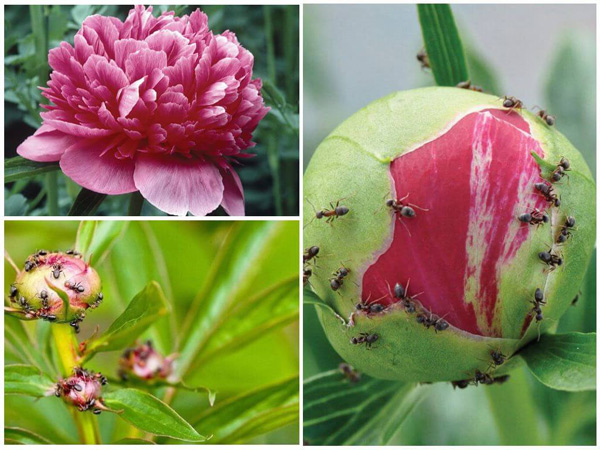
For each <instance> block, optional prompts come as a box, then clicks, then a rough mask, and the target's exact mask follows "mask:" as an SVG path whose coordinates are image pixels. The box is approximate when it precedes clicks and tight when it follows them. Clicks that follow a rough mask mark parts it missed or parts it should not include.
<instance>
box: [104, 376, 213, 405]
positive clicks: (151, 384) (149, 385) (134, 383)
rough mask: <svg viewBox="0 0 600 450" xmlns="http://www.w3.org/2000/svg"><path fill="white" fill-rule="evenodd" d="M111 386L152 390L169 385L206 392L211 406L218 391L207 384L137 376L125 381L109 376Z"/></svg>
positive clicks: (185, 389) (170, 386)
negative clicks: (142, 378) (195, 384)
mask: <svg viewBox="0 0 600 450" xmlns="http://www.w3.org/2000/svg"><path fill="white" fill-rule="evenodd" d="M109 382H110V385H111V386H123V387H135V388H137V389H142V390H150V389H155V388H158V387H169V388H174V389H183V390H184V391H189V392H206V393H207V394H208V403H209V404H210V406H213V405H214V404H215V399H216V398H217V393H216V392H214V391H212V390H211V389H209V388H207V387H205V386H195V387H194V386H188V385H187V384H185V383H184V382H183V381H178V382H171V381H167V380H152V381H148V380H137V379H135V378H132V379H129V380H127V381H123V380H121V379H120V378H119V379H118V378H109Z"/></svg>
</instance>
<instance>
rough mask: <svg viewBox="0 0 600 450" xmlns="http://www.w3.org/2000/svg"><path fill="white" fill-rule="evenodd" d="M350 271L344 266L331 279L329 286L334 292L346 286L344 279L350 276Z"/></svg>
mask: <svg viewBox="0 0 600 450" xmlns="http://www.w3.org/2000/svg"><path fill="white" fill-rule="evenodd" d="M349 273H350V269H347V268H346V267H344V266H342V267H340V268H339V269H338V270H337V271H335V272H334V273H333V274H332V275H333V276H332V277H331V278H330V279H329V286H330V287H331V289H332V290H334V291H337V290H338V289H339V288H340V287H342V285H343V284H344V278H346V277H347V276H348V274H349Z"/></svg>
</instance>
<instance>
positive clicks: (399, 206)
mask: <svg viewBox="0 0 600 450" xmlns="http://www.w3.org/2000/svg"><path fill="white" fill-rule="evenodd" d="M408 196H409V194H406V195H405V196H404V197H402V198H401V199H398V200H396V199H393V198H390V199H388V200H386V202H385V206H387V207H388V208H392V209H393V210H394V213H396V214H400V215H401V216H403V217H407V218H410V217H415V216H416V215H417V213H416V212H415V210H414V208H417V209H420V210H421V211H429V210H428V209H425V208H421V207H420V206H417V205H414V204H412V203H408V202H406V203H405V202H404V200H405V199H407V198H408Z"/></svg>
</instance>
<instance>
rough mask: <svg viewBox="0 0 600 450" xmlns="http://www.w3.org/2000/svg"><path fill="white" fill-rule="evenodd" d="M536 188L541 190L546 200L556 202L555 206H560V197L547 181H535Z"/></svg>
mask: <svg viewBox="0 0 600 450" xmlns="http://www.w3.org/2000/svg"><path fill="white" fill-rule="evenodd" d="M535 189H536V190H537V191H538V192H540V194H542V195H543V196H544V198H545V199H546V201H548V202H550V203H554V206H556V207H558V206H560V199H559V198H558V196H557V195H556V194H555V193H554V188H553V187H552V186H551V185H549V184H546V183H535Z"/></svg>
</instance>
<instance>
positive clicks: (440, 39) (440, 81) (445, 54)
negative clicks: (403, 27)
mask: <svg viewBox="0 0 600 450" xmlns="http://www.w3.org/2000/svg"><path fill="white" fill-rule="evenodd" d="M417 9H418V12H419V22H420V23H421V32H422V34H423V42H424V43H425V49H426V50H427V55H428V56H429V64H430V66H431V70H432V72H433V76H434V78H435V82H436V83H437V85H438V86H456V85H457V84H458V83H460V82H461V81H466V80H468V79H469V72H468V70H467V63H466V58H465V52H464V50H463V46H462V43H461V40H460V36H459V34H458V29H457V28H456V23H455V22H454V17H453V16H452V10H451V9H450V5H447V4H421V5H417Z"/></svg>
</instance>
